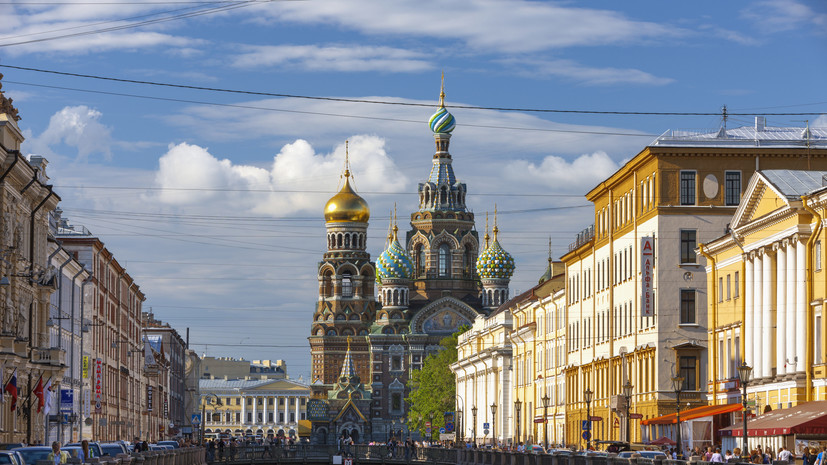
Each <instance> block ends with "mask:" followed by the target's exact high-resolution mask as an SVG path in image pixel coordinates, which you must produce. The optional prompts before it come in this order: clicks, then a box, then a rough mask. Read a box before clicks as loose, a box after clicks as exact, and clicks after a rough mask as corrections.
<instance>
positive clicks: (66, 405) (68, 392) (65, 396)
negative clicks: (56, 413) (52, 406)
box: [60, 389, 75, 413]
mask: <svg viewBox="0 0 827 465" xmlns="http://www.w3.org/2000/svg"><path fill="white" fill-rule="evenodd" d="M74 405H75V391H74V390H72V389H61V390H60V413H72V411H73V410H72V407H74Z"/></svg>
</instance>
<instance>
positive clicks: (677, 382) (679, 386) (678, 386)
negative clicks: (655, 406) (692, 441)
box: [672, 376, 683, 460]
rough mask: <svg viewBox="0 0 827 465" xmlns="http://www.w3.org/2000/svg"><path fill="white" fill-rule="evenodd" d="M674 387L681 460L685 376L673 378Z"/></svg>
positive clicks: (679, 456) (681, 456) (677, 436)
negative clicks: (682, 404)
mask: <svg viewBox="0 0 827 465" xmlns="http://www.w3.org/2000/svg"><path fill="white" fill-rule="evenodd" d="M672 387H673V388H674V389H675V419H676V422H675V424H676V425H677V431H676V432H675V437H676V438H677V442H678V460H681V459H682V458H683V454H682V453H681V390H683V378H682V377H680V376H675V377H674V378H672Z"/></svg>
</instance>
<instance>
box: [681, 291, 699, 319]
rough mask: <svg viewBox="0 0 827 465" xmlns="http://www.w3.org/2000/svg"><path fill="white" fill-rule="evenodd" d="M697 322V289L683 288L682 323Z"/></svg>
mask: <svg viewBox="0 0 827 465" xmlns="http://www.w3.org/2000/svg"><path fill="white" fill-rule="evenodd" d="M695 323H696V321H695V289H681V324H682V325H694V324H695Z"/></svg>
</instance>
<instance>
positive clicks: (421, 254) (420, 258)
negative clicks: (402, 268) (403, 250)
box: [414, 244, 425, 278]
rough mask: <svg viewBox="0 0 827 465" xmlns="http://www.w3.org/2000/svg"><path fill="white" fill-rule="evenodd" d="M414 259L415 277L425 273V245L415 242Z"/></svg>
mask: <svg viewBox="0 0 827 465" xmlns="http://www.w3.org/2000/svg"><path fill="white" fill-rule="evenodd" d="M414 260H415V261H416V277H417V278H418V277H420V276H422V275H424V274H425V247H424V246H423V245H422V244H417V245H416V247H414Z"/></svg>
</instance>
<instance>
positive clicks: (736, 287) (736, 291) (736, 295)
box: [733, 271, 741, 299]
mask: <svg viewBox="0 0 827 465" xmlns="http://www.w3.org/2000/svg"><path fill="white" fill-rule="evenodd" d="M738 274H739V272H738V271H736V272H735V288H734V289H733V291H734V294H733V295H734V296H735V298H736V299H737V298H738V296H739V294H738V293H739V292H741V287H740V284H739V283H738Z"/></svg>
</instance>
